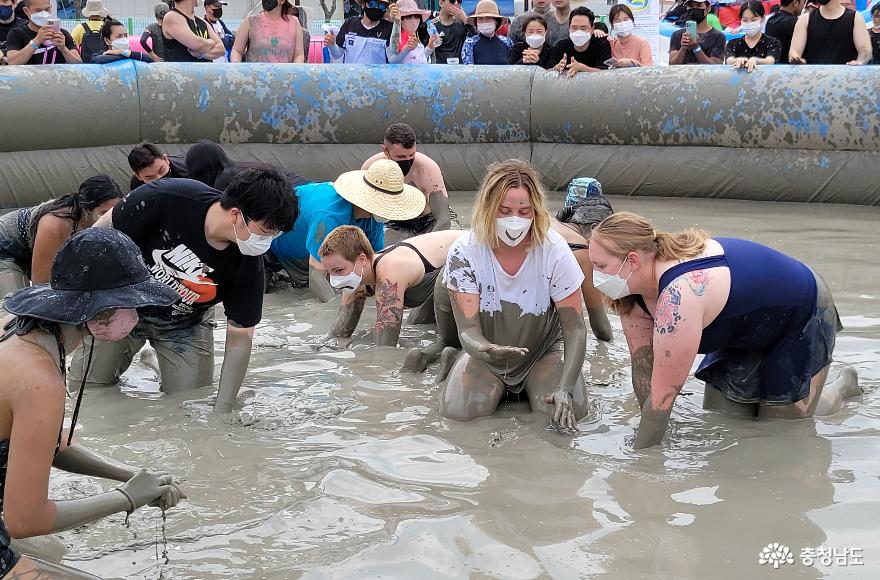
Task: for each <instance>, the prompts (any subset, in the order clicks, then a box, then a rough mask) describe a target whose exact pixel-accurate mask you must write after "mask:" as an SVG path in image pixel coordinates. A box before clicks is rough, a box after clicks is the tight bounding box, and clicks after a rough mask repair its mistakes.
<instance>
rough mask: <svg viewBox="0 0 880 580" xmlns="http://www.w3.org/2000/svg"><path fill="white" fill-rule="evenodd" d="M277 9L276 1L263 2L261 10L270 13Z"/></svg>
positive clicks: (264, 0) (265, 0)
mask: <svg viewBox="0 0 880 580" xmlns="http://www.w3.org/2000/svg"><path fill="white" fill-rule="evenodd" d="M276 8H278V0H263V10H264V11H265V12H271V11H273V10H275V9H276Z"/></svg>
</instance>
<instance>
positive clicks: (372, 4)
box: [366, 0, 388, 10]
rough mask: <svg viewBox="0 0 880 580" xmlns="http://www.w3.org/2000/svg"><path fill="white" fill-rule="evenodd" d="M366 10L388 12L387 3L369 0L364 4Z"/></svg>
mask: <svg viewBox="0 0 880 580" xmlns="http://www.w3.org/2000/svg"><path fill="white" fill-rule="evenodd" d="M366 6H367V8H378V9H379V10H388V3H387V2H377V1H376V0H370V1H369V2H367V4H366Z"/></svg>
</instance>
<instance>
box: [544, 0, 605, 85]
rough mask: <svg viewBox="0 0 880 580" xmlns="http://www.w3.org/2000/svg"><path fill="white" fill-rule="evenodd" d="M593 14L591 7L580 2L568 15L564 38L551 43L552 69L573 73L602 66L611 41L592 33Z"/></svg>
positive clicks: (593, 70) (594, 18) (601, 68)
mask: <svg viewBox="0 0 880 580" xmlns="http://www.w3.org/2000/svg"><path fill="white" fill-rule="evenodd" d="M595 21H596V16H595V14H593V11H592V10H590V9H589V8H586V7H584V6H580V7H578V8H575V9H574V10H572V11H571V14H569V16H568V38H563V39H562V40H560V41H559V42H557V43H556V46H554V47H553V55H552V56H551V57H550V62H552V63H556V67H555V68H556V70H557V71H559V72H566V71H567V72H568V76H570V77H573V76H574V75H576V74H577V73H579V72H596V71H600V70H606V69H607V68H608V65H607V64H605V61H606V60H608V59H610V58H611V44H610V43H609V42H608V39H607V38H598V37H595V36H593V24H594V23H595Z"/></svg>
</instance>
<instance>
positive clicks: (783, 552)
mask: <svg viewBox="0 0 880 580" xmlns="http://www.w3.org/2000/svg"><path fill="white" fill-rule="evenodd" d="M758 564H761V565H762V566H764V565H766V564H772V565H773V569H774V570H778V569H779V567H780V566H782V565H784V564H794V555H793V554H792V553H791V550H789V549H788V546H783V545H782V544H779V543H776V542H773V543H772V544H767V545H766V546H764V548H763V549H762V550H761V553H760V554H758Z"/></svg>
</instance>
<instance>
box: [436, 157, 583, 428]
mask: <svg viewBox="0 0 880 580" xmlns="http://www.w3.org/2000/svg"><path fill="white" fill-rule="evenodd" d="M544 198H545V195H544V190H543V188H542V186H541V183H540V178H539V176H538V171H537V169H535V168H534V167H533V166H532V165H531V164H529V163H527V162H525V161H520V160H510V161H505V162H502V163H495V164H493V165H490V166H489V169H488V171H487V173H486V176H485V177H484V178H483V182H482V184H481V185H480V191H479V193H478V199H477V204H476V207H475V209H474V218H473V221H472V223H473V230H472V231H471V232H470V233H468V234H467V235H465V236H463V237H461V238H459V239H458V240H456V241H455V242H454V243H453V244H452V248H451V249H450V250H449V257H448V258H447V259H446V271H445V273H444V275H443V283H444V284H445V285H446V287H447V288H448V289H449V296H450V299H451V309H452V313H453V315H454V317H455V322H456V324H457V326H458V335H459V340H460V343H461V346H462V348H463V350H464V354H463V355H462V356H461V357H459V358H458V360H457V361H456V362H455V363H454V366H452V368H451V371H450V372H449V375H448V378H447V379H446V384H445V386H444V387H443V391H442V395H441V398H440V413H441V415H443V416H444V417H448V418H450V419H455V420H458V421H468V420H471V419H475V418H477V417H484V416H488V415H491V414H492V413H493V412H494V411H495V409H496V408H497V406H498V404H499V402H500V401H501V398H502V396H503V395H504V393H505V391H506V390H510V391H511V392H513V393H519V392H521V391H522V390H523V389H525V391H526V392H527V393H528V396H529V401H530V403H531V407H532V410H533V411H539V412H543V413H547V414H550V415H551V416H552V417H553V424H554V426H556V427H557V428H558V429H560V430H561V431H564V432H573V431H574V430H575V429H576V428H575V425H576V422H577V420H579V419H580V418H582V417H583V416H584V415H585V414H586V410H587V389H586V386H585V385H584V380H583V377H582V376H581V367H582V366H583V362H584V349H585V347H586V327H585V326H584V319H583V315H582V308H581V297H580V293H579V291H580V288H581V283H582V282H583V279H584V275H583V273H582V272H581V269H580V267H579V266H578V263H577V261H576V260H575V258H574V255H573V254H572V253H571V250H570V249H569V248H568V245H567V244H566V242H565V240H564V239H563V238H562V236H560V235H559V234H557V233H556V232H554V231H553V230H551V229H550V215H549V213H548V211H547V208H546V206H545V201H544ZM438 326H439V320H438ZM563 350H564V353H565V357H564V360H563V356H562V355H563Z"/></svg>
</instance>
